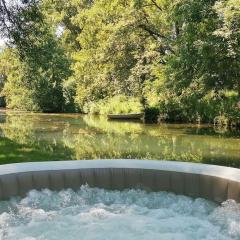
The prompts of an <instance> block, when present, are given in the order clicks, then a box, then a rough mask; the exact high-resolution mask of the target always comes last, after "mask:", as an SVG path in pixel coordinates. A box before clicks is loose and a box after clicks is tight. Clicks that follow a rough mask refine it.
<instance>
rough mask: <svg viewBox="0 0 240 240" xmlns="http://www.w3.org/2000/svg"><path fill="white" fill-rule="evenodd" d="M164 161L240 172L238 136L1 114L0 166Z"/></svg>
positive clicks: (87, 117) (175, 127) (207, 129)
mask: <svg viewBox="0 0 240 240" xmlns="http://www.w3.org/2000/svg"><path fill="white" fill-rule="evenodd" d="M99 158H108V159H115V158H131V159H134V158H138V159H166V160H178V161H191V162H203V163H210V164H218V165H225V166H233V167H240V132H237V131H235V132H230V131H226V130H219V129H214V128H213V127H211V126H207V125H203V126H196V125H183V124H158V125H157V124H155V125H154V124H143V123H139V122H117V121H108V120H107V119H106V117H104V116H90V115H80V114H37V113H23V112H13V111H4V110H0V163H1V164H4V163H12V162H27V161H50V160H70V159H99Z"/></svg>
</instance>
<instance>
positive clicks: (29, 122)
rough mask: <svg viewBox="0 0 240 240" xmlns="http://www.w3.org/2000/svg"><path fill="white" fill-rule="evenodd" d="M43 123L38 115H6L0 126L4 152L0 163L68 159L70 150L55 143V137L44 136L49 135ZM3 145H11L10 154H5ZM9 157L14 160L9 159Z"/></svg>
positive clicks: (12, 113)
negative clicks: (6, 161)
mask: <svg viewBox="0 0 240 240" xmlns="http://www.w3.org/2000/svg"><path fill="white" fill-rule="evenodd" d="M43 121H44V118H43V116H42V115H39V114H29V113H14V112H9V113H6V115H5V122H4V123H1V124H0V129H1V132H2V136H1V141H2V142H3V145H2V146H1V147H2V148H3V149H2V151H3V152H5V153H4V155H3V157H2V158H3V159H0V160H1V162H4V161H5V160H7V159H4V158H9V161H14V162H18V161H36V160H39V161H40V160H41V161H47V160H61V159H70V158H71V156H72V150H70V149H68V148H66V147H65V146H64V145H63V144H62V143H61V142H57V138H56V137H53V136H51V137H50V138H49V137H46V136H45V135H47V134H49V129H47V128H44V127H43V126H42V122H43ZM44 129H45V130H44ZM44 132H45V134H44ZM46 139H48V141H47V140H46ZM4 143H5V145H6V144H7V145H11V147H12V149H11V152H12V154H11V152H10V153H8V152H7V149H8V148H7V147H5V148H4ZM10 155H11V156H14V158H13V157H9V156H10Z"/></svg>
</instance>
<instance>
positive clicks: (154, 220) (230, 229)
mask: <svg viewBox="0 0 240 240" xmlns="http://www.w3.org/2000/svg"><path fill="white" fill-rule="evenodd" d="M0 239H1V240H13V239H14V240H16V239H18V240H45V239H46V240H62V239H64V240H65V239H67V240H75V239H81V240H113V239H114V240H120V239H121V240H122V239H124V240H130V239H131V240H135V239H138V240H143V239H144V240H148V239H149V240H152V239H161V240H162V239H168V240H169V239H177V240H179V239H180V240H181V239H184V240H188V239H191V240H192V239H195V240H199V239H204V240H205V239H206V240H211V239H212V240H215V239H217V240H227V239H234V240H236V239H240V206H239V205H238V204H236V203H235V202H234V201H227V202H225V203H223V205H222V206H217V205H215V204H214V203H211V202H209V201H206V200H203V199H195V200H194V199H191V198H188V197H185V196H177V195H174V194H172V193H166V192H159V193H146V192H144V191H140V190H125V191H105V190H102V189H97V188H89V187H88V186H83V187H81V189H80V190H79V191H78V192H74V191H72V190H70V189H69V190H64V191H60V192H53V191H50V190H43V191H35V190H33V191H31V192H29V194H28V196H27V197H26V198H24V199H16V198H14V199H12V200H11V201H8V202H1V203H0Z"/></svg>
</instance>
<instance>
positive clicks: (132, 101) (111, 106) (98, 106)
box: [83, 95, 143, 114]
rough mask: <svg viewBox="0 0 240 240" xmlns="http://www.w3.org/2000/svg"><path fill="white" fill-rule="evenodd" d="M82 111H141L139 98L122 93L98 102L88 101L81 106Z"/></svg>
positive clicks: (93, 112) (101, 112) (107, 112)
mask: <svg viewBox="0 0 240 240" xmlns="http://www.w3.org/2000/svg"><path fill="white" fill-rule="evenodd" d="M83 112H84V113H91V114H120V113H139V112H143V105H142V104H141V102H140V99H138V98H135V97H128V96H124V95H116V96H114V97H111V98H107V99H104V100H100V101H98V102H88V103H87V104H85V105H84V107H83Z"/></svg>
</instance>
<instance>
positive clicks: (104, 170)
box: [0, 159, 240, 203]
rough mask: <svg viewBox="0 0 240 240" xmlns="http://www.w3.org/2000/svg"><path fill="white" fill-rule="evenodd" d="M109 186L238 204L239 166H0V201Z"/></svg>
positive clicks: (118, 163)
mask: <svg viewBox="0 0 240 240" xmlns="http://www.w3.org/2000/svg"><path fill="white" fill-rule="evenodd" d="M85 184H88V185H89V186H90V187H99V188H105V189H110V190H123V189H128V188H140V189H143V190H146V191H168V192H173V193H176V194H181V195H186V196H190V197H193V198H199V197H201V198H205V199H208V200H211V201H214V202H216V203H221V202H223V201H226V200H227V199H233V200H235V201H237V202H240V169H237V168H230V167H223V166H216V165H208V164H200V163H189V162H176V161H165V160H163V161H162V160H135V159H118V160H115V159H114V160H71V161H51V162H28V163H15V164H5V165H1V166H0V200H7V199H9V198H10V197H13V196H22V197H23V196H25V195H26V193H27V192H29V191H30V190H32V189H37V190H41V189H44V188H49V189H51V190H56V191H60V190H62V189H65V188H72V189H74V190H77V189H79V187H80V186H81V185H85Z"/></svg>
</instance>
